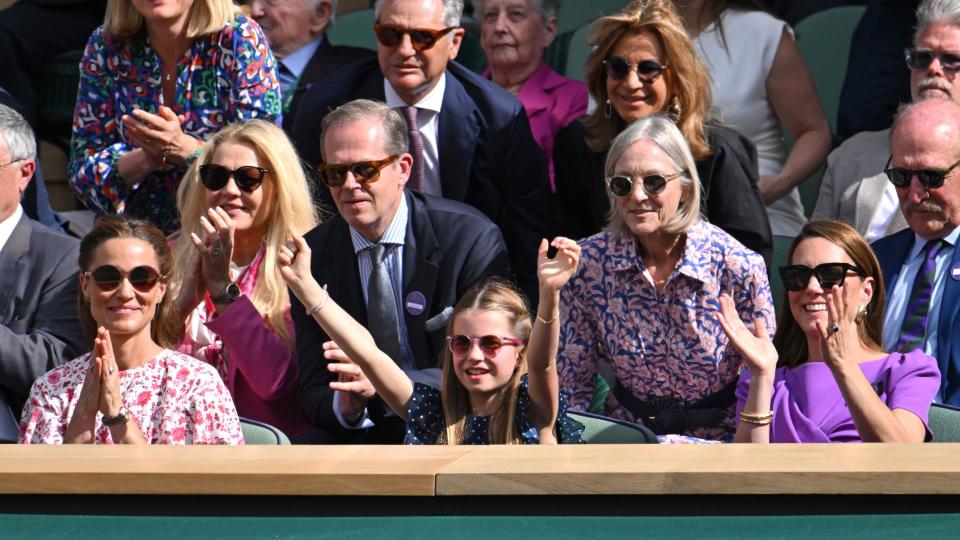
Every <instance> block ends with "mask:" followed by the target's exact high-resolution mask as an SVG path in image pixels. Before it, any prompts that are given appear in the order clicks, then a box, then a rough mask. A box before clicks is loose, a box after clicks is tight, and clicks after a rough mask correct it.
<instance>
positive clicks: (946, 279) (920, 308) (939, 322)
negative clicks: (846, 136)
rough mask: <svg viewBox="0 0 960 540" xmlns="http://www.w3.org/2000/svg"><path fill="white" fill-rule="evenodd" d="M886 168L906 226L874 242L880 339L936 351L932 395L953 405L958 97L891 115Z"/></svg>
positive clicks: (959, 343)
mask: <svg viewBox="0 0 960 540" xmlns="http://www.w3.org/2000/svg"><path fill="white" fill-rule="evenodd" d="M892 130H893V131H892V136H891V140H890V154H891V155H890V161H889V165H888V167H887V169H886V175H887V177H888V179H889V181H890V182H891V184H892V185H893V186H894V187H895V189H896V192H897V197H898V199H899V202H900V210H901V212H903V217H904V219H905V220H906V222H907V224H908V225H909V228H908V229H905V230H903V231H900V232H898V233H896V234H893V235H890V236H887V237H885V238H882V239H880V240H877V241H876V242H875V243H874V244H873V249H874V251H875V252H876V254H877V259H878V260H879V261H880V269H881V270H882V271H883V278H884V282H885V283H886V286H887V296H886V308H885V315H884V325H883V345H884V349H885V350H888V351H900V352H908V351H910V350H913V349H917V348H919V349H922V350H923V351H924V352H925V353H926V354H928V355H930V356H933V357H935V358H936V359H937V361H938V363H939V367H940V374H941V377H940V382H941V386H940V390H939V392H938V393H937V398H936V399H937V401H938V402H943V403H947V404H950V405H960V318H958V317H957V314H958V312H960V250H957V247H956V246H957V241H958V239H960V227H958V226H960V167H958V166H957V165H958V163H960V105H958V104H957V103H956V102H955V101H953V100H947V99H941V98H931V99H926V100H923V101H920V102H917V103H913V104H911V105H908V106H906V107H904V108H903V109H902V110H901V112H900V113H898V115H897V117H896V119H895V120H894V123H893V128H892Z"/></svg>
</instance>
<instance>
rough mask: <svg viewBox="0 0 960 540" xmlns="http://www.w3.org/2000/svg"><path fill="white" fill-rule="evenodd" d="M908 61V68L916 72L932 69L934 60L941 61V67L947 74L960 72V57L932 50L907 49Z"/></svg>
mask: <svg viewBox="0 0 960 540" xmlns="http://www.w3.org/2000/svg"><path fill="white" fill-rule="evenodd" d="M904 56H905V57H906V59H907V67H909V68H910V69H912V70H914V71H923V70H925V69H927V68H929V67H930V64H932V63H933V59H934V58H936V59H937V60H939V61H940V67H942V68H943V71H944V72H945V73H951V74H953V73H956V72H958V71H960V55H958V54H954V53H948V52H946V53H938V52H933V51H931V50H930V49H907V50H906V51H904Z"/></svg>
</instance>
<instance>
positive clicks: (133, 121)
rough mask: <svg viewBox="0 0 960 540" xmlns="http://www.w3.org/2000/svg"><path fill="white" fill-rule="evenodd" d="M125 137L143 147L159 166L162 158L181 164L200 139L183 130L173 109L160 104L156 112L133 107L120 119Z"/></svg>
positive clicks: (180, 121)
mask: <svg viewBox="0 0 960 540" xmlns="http://www.w3.org/2000/svg"><path fill="white" fill-rule="evenodd" d="M121 121H122V122H123V127H124V131H125V136H126V138H127V140H129V141H131V142H133V143H134V144H135V145H137V146H139V147H140V148H142V149H143V150H144V151H145V152H146V153H147V154H148V155H149V156H150V157H152V158H153V159H154V160H155V161H156V162H157V163H158V166H162V165H163V163H164V162H165V161H172V162H174V163H183V162H184V160H186V158H187V156H189V155H190V154H192V153H193V151H194V150H195V149H196V148H197V146H198V145H199V142H198V141H197V140H196V139H194V138H193V137H191V136H190V135H187V134H186V133H184V132H183V127H182V123H183V121H184V117H183V116H177V114H176V113H174V112H173V109H171V108H170V107H166V106H160V108H159V109H157V113H156V114H153V113H148V112H147V111H144V110H143V109H134V111H133V113H132V114H125V115H123V117H122V118H121Z"/></svg>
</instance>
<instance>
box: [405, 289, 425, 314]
mask: <svg viewBox="0 0 960 540" xmlns="http://www.w3.org/2000/svg"><path fill="white" fill-rule="evenodd" d="M403 306H404V307H405V308H406V310H407V313H409V314H411V315H413V316H414V317H416V316H417V315H419V314H421V313H423V310H425V309H427V297H426V296H424V295H423V293H422V292H420V291H413V292H412V293H410V294H408V295H407V299H406V300H405V301H404V302H403Z"/></svg>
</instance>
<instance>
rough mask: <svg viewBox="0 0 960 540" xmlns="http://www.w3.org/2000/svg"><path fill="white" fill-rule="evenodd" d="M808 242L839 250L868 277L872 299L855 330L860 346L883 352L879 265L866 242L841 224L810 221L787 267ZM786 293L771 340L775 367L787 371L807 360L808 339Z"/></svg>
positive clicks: (793, 247) (794, 240)
mask: <svg viewBox="0 0 960 540" xmlns="http://www.w3.org/2000/svg"><path fill="white" fill-rule="evenodd" d="M810 238H823V239H824V240H826V241H828V242H830V243H831V244H833V245H835V246H837V247H839V248H840V249H842V250H843V251H844V253H846V254H847V256H848V257H850V259H851V260H852V261H853V263H854V264H856V265H857V266H859V267H860V268H863V269H864V270H865V271H866V272H867V277H872V278H873V281H874V284H875V285H874V288H873V298H871V299H870V303H869V304H867V306H866V307H867V314H866V316H865V317H864V318H863V321H861V323H860V324H859V325H858V326H857V333H858V334H859V336H860V343H862V344H863V345H864V346H865V347H867V348H870V349H875V350H877V351H882V350H883V345H882V343H883V297H884V294H885V293H884V286H883V274H882V273H881V272H880V263H879V262H877V256H876V255H874V253H873V250H872V249H870V245H869V244H867V241H866V240H864V239H863V237H862V236H860V233H858V232H857V230H856V229H854V228H853V227H851V226H850V225H847V224H846V223H844V222H842V221H837V220H835V219H821V220H816V221H811V222H809V223H807V224H806V225H804V226H803V228H802V229H800V234H798V235H797V237H796V238H794V239H793V243H792V244H790V252H789V254H788V255H787V261H788V262H787V264H791V263H792V261H793V253H794V252H795V251H796V250H797V246H798V245H800V242H803V241H804V240H808V239H810ZM789 294H790V293H789V292H788V291H787V290H784V291H783V302H782V303H781V304H780V305H781V306H783V307H782V308H781V310H780V316H779V318H778V319H777V333H776V334H775V335H774V336H773V344H774V345H775V346H776V348H777V352H778V353H779V354H780V361H779V362H778V365H780V366H786V367H791V368H792V367H797V366H799V365H800V364H803V363H804V362H806V361H807V359H808V358H809V352H810V351H808V350H807V338H806V336H805V335H804V333H803V330H801V329H800V326H799V325H798V324H797V321H796V320H794V318H793V314H792V313H791V312H790V308H789V307H788V306H789V302H790V300H789V297H788V295H789Z"/></svg>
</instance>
